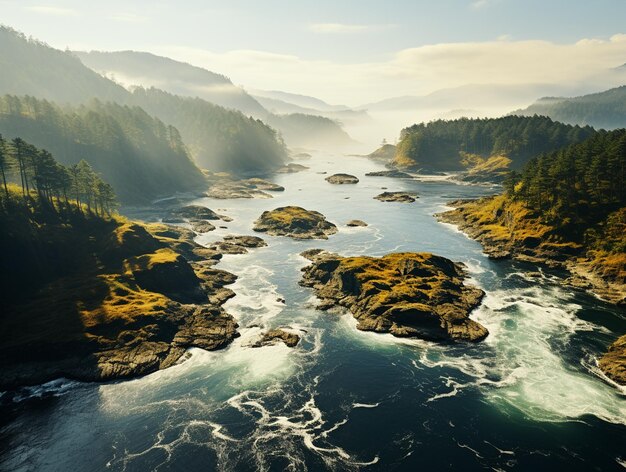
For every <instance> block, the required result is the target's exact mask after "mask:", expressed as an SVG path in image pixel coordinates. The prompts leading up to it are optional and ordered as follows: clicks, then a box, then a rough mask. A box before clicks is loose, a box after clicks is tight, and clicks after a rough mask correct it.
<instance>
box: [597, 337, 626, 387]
mask: <svg viewBox="0 0 626 472" xmlns="http://www.w3.org/2000/svg"><path fill="white" fill-rule="evenodd" d="M599 365H600V369H602V371H603V372H604V373H605V374H606V376H607V377H608V378H610V379H611V380H613V381H614V382H615V383H617V384H619V385H626V335H624V336H622V337H621V338H618V339H617V340H616V341H615V342H614V343H613V344H611V345H610V346H609V350H608V351H607V353H606V354H605V355H604V356H602V358H601V359H600V362H599Z"/></svg>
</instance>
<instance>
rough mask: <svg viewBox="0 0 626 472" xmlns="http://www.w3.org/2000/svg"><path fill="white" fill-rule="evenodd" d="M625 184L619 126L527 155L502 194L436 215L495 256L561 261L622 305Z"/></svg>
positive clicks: (624, 135) (625, 154)
mask: <svg viewBox="0 0 626 472" xmlns="http://www.w3.org/2000/svg"><path fill="white" fill-rule="evenodd" d="M625 183H626V130H623V129H622V130H616V131H611V132H606V131H601V132H598V133H597V134H595V135H594V136H592V137H591V138H589V139H588V140H586V141H584V142H582V143H579V144H574V145H570V146H568V147H566V148H564V149H560V150H558V151H554V152H551V153H546V154H543V155H541V156H539V157H537V158H535V159H532V160H531V161H530V162H528V164H527V165H526V166H525V167H524V168H523V169H522V170H521V172H512V173H511V174H510V177H509V178H508V180H507V181H505V188H506V192H505V193H504V194H502V195H497V196H493V197H486V198H483V199H479V200H472V201H465V202H456V203H453V205H454V206H455V207H457V208H456V209H455V210H453V211H451V212H448V213H445V214H443V215H441V216H442V218H444V220H446V221H448V222H452V223H455V224H458V225H459V227H460V228H461V229H462V230H463V231H465V232H466V233H467V234H469V235H470V236H472V237H475V238H476V239H478V240H479V241H480V242H481V243H482V244H483V246H484V247H485V251H486V252H487V253H488V254H490V255H492V256H494V257H498V258H500V257H506V256H509V255H510V256H512V257H514V258H516V259H520V260H525V261H529V262H533V263H536V262H541V263H545V264H547V265H549V266H551V267H562V268H567V269H569V270H570V271H571V272H572V274H574V276H575V277H578V278H579V280H578V281H576V282H575V283H576V284H577V285H579V286H582V287H584V288H590V287H591V286H593V289H594V292H595V293H597V294H599V295H600V296H601V297H603V298H605V299H606V300H610V301H612V302H614V303H618V304H624V303H626V299H624V293H626V292H625V291H626V187H625V185H624V184H625ZM580 277H582V279H580ZM580 280H583V281H582V282H581V281H580Z"/></svg>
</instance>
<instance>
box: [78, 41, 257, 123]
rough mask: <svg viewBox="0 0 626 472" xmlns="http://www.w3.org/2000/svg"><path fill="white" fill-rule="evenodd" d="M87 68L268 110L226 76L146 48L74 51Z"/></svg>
mask: <svg viewBox="0 0 626 472" xmlns="http://www.w3.org/2000/svg"><path fill="white" fill-rule="evenodd" d="M74 54H76V56H78V58H79V59H80V60H81V61H82V62H83V64H85V65H86V66H87V67H89V68H90V69H93V70H95V71H97V72H99V73H100V74H103V75H106V76H107V77H111V78H113V80H115V81H118V82H120V83H122V84H123V85H125V86H127V87H128V86H132V85H140V86H143V87H145V88H150V87H156V88H160V89H162V90H166V91H168V92H170V93H173V94H176V95H183V96H190V97H199V98H202V99H204V100H207V101H209V102H211V103H214V104H216V105H221V106H223V107H225V108H233V109H235V110H239V111H242V112H244V113H246V114H251V115H254V116H256V117H258V118H262V117H264V116H265V115H266V114H267V111H266V110H265V109H264V108H263V106H261V105H260V104H259V103H258V102H257V101H256V100H255V99H254V98H253V97H251V96H250V95H249V94H248V93H246V91H245V90H243V89H242V88H240V87H237V86H235V85H234V84H233V83H232V82H231V81H230V79H229V78H228V77H226V76H224V75H221V74H216V73H215V72H211V71H209V70H207V69H203V68H201V67H196V66H193V65H191V64H187V63H185V62H180V61H175V60H173V59H170V58H168V57H162V56H157V55H154V54H151V53H148V52H138V51H118V52H102V51H91V52H80V51H76V52H74Z"/></svg>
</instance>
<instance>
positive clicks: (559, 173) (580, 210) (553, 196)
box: [505, 129, 626, 252]
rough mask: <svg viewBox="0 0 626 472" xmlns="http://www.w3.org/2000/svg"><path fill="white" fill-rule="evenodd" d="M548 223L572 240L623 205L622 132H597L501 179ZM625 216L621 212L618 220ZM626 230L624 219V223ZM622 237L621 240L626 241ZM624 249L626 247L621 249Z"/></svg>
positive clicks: (625, 136) (625, 165)
mask: <svg viewBox="0 0 626 472" xmlns="http://www.w3.org/2000/svg"><path fill="white" fill-rule="evenodd" d="M505 184H506V187H507V193H508V195H509V196H511V197H512V198H514V199H519V200H523V201H524V202H526V203H527V204H528V206H530V207H531V208H533V209H534V210H536V211H537V212H538V213H539V214H541V215H542V217H543V218H544V219H545V220H546V221H547V222H549V223H550V224H551V225H553V226H555V227H556V228H558V229H559V230H560V231H563V232H565V233H567V234H568V235H570V236H573V237H575V238H580V237H581V236H583V233H584V231H585V230H586V229H587V228H591V227H593V226H594V225H596V224H597V223H599V222H602V221H603V220H605V219H606V218H607V215H609V214H611V213H612V212H615V211H616V210H619V209H620V208H623V207H624V206H626V130H624V129H620V130H616V131H611V132H605V131H601V132H598V133H596V134H595V135H594V136H592V137H591V138H589V139H588V140H586V141H584V142H582V143H579V144H574V145H571V146H568V147H566V148H564V149H560V150H558V151H554V152H551V153H546V154H543V155H541V156H539V157H537V158H535V159H532V160H531V161H530V162H528V164H527V165H526V166H525V167H524V168H523V169H522V171H521V172H519V173H518V172H513V173H511V176H510V177H509V179H508V181H507V182H506V183H505ZM624 216H625V215H624V214H623V213H622V218H623V217H624ZM622 227H623V228H624V229H626V221H623V222H622ZM623 236H624V235H623V234H622V235H621V239H620V240H621V241H622V242H626V239H625V238H623ZM620 250H621V251H623V252H626V247H621V249H620Z"/></svg>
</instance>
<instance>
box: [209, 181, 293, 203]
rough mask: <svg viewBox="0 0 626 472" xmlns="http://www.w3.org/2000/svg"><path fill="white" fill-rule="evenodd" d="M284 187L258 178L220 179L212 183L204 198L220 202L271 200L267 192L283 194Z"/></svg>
mask: <svg viewBox="0 0 626 472" xmlns="http://www.w3.org/2000/svg"><path fill="white" fill-rule="evenodd" d="M284 190H285V187H283V186H281V185H278V184H274V183H272V182H268V181H267V180H263V179H259V178H256V177H255V178H251V179H243V180H230V179H221V180H217V181H216V182H214V183H213V184H212V185H211V187H210V188H209V190H208V191H207V192H206V194H205V195H206V196H207V197H209V198H215V199H220V200H225V199H231V198H272V195H270V194H269V193H267V192H283V191H284Z"/></svg>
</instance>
